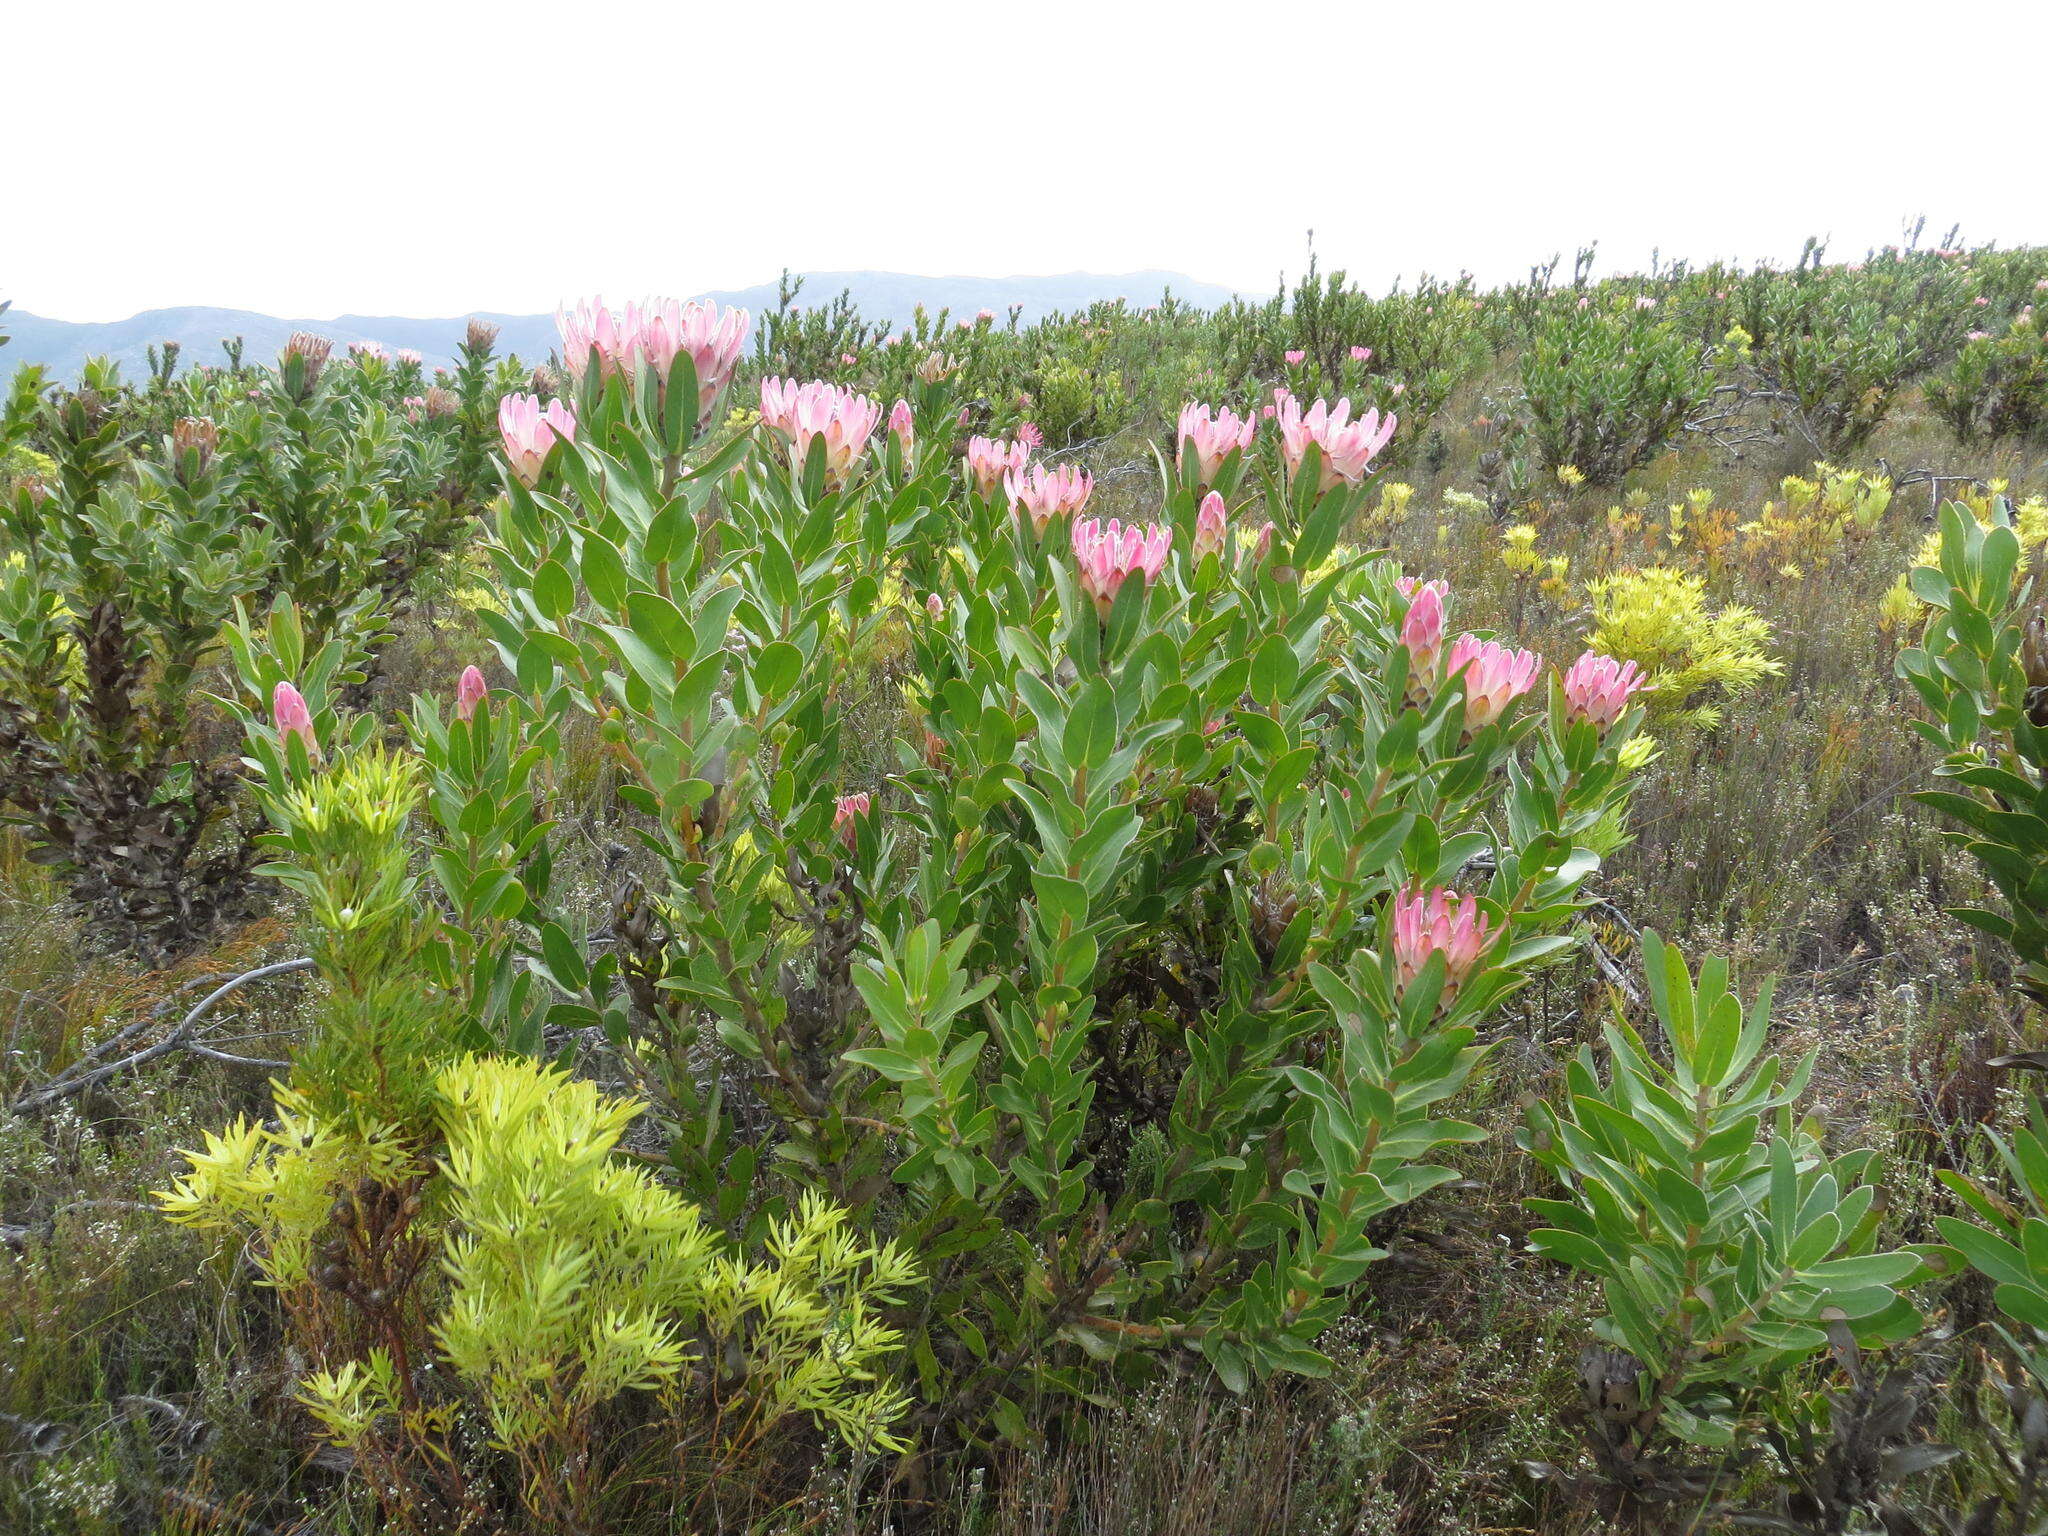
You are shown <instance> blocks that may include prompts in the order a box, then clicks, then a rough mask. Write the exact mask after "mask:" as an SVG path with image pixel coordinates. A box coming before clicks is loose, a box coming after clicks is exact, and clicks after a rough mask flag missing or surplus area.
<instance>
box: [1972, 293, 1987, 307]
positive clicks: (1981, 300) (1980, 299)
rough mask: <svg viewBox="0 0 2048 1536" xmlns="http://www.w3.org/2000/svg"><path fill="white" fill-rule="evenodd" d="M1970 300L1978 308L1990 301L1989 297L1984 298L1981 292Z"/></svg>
mask: <svg viewBox="0 0 2048 1536" xmlns="http://www.w3.org/2000/svg"><path fill="white" fill-rule="evenodd" d="M1970 302H1971V303H1972V304H1975V305H1976V306H1977V307H1978V308H1980V309H1981V308H1983V307H1984V306H1985V305H1986V304H1989V303H1990V302H1991V300H1989V299H1988V298H1986V297H1985V296H1984V295H1983V294H1981V293H1980V294H1978V295H1977V297H1975V298H1974V299H1972V300H1970Z"/></svg>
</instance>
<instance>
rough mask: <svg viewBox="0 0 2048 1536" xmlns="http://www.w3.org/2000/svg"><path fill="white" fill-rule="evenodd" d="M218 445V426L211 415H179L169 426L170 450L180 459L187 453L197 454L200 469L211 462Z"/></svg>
mask: <svg viewBox="0 0 2048 1536" xmlns="http://www.w3.org/2000/svg"><path fill="white" fill-rule="evenodd" d="M219 447H220V428H219V427H217V426H215V425H214V424H213V420H212V418H211V417H207V416H181V417H179V418H178V420H177V421H176V422H174V423H173V424H172V426H171V451H172V452H174V453H175V454H177V456H178V457H179V458H180V459H182V458H184V457H185V455H186V454H188V453H196V454H198V455H199V467H200V468H201V469H204V468H205V467H206V466H207V465H208V464H211V463H212V462H213V455H214V452H215V451H216V450H217V449H218V448H219Z"/></svg>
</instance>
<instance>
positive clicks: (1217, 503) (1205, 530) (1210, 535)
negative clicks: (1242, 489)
mask: <svg viewBox="0 0 2048 1536" xmlns="http://www.w3.org/2000/svg"><path fill="white" fill-rule="evenodd" d="M1229 538H1230V514H1229V509H1228V508H1226V507H1225V506H1224V505H1223V498H1222V497H1221V496H1219V495H1217V494H1216V493H1215V492H1214V491H1211V492H1210V493H1209V494H1208V495H1206V496H1204V497H1203V498H1202V506H1201V510H1200V511H1198V512H1196V513H1195V542H1194V545H1193V546H1192V547H1193V549H1194V552H1195V562H1196V563H1197V564H1200V563H1201V561H1202V559H1203V557H1204V556H1207V555H1214V556H1216V558H1217V559H1219V560H1220V559H1222V558H1223V551H1224V549H1225V547H1226V546H1227V544H1228V541H1229Z"/></svg>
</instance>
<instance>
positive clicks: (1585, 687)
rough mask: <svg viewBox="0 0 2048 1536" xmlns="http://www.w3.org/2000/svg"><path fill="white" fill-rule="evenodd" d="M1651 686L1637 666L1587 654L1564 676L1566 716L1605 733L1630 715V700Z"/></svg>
mask: <svg viewBox="0 0 2048 1536" xmlns="http://www.w3.org/2000/svg"><path fill="white" fill-rule="evenodd" d="M1649 682H1650V680H1649V679H1648V678H1647V677H1645V676H1643V674H1642V672H1641V670H1640V669H1639V668H1638V667H1637V666H1636V664H1635V663H1634V662H1632V661H1616V660H1615V659H1614V658H1613V657H1612V656H1602V655H1601V654H1600V653H1599V652H1598V651H1587V652H1586V653H1585V654H1584V655H1582V656H1581V657H1579V659H1578V660H1577V661H1575V662H1573V663H1572V666H1571V670H1570V671H1569V672H1567V673H1565V675H1564V699H1565V713H1566V714H1567V715H1568V716H1569V717H1570V718H1572V719H1574V720H1590V721H1592V722H1593V724H1594V725H1595V726H1597V727H1598V728H1599V729H1600V730H1601V731H1603V732H1604V731H1606V730H1607V729H1608V728H1609V727H1610V726H1612V725H1613V724H1614V722H1615V721H1617V720H1619V719H1620V718H1621V717H1622V715H1623V714H1624V713H1625V712H1626V711H1627V709H1628V701H1629V698H1630V696H1631V695H1633V694H1635V693H1637V692H1639V691H1640V690H1642V689H1643V688H1646V687H1648V686H1649Z"/></svg>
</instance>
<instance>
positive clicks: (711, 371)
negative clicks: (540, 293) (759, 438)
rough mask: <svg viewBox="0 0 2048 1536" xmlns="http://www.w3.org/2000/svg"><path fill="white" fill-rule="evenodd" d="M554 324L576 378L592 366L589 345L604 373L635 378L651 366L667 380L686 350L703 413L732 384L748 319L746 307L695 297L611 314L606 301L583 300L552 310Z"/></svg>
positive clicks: (648, 303) (649, 303)
mask: <svg viewBox="0 0 2048 1536" xmlns="http://www.w3.org/2000/svg"><path fill="white" fill-rule="evenodd" d="M555 324H556V326H557V328H558V329H559V330H560V331H561V333H562V360H563V361H564V362H565V363H567V364H568V367H569V371H570V372H571V373H573V374H575V375H576V377H578V378H579V379H580V378H582V377H583V373H584V370H585V369H587V368H588V367H589V366H590V354H591V351H592V349H593V348H594V349H595V350H596V352H597V362H598V369H599V371H600V372H601V373H603V374H604V375H605V376H606V377H610V376H611V375H612V374H614V373H623V374H625V375H626V376H627V377H628V378H636V377H638V376H639V373H640V371H641V369H643V368H652V369H653V370H654V371H655V374H656V376H657V377H658V378H660V379H664V380H665V379H666V378H667V377H668V371H669V369H670V368H672V367H673V366H674V365H675V360H676V356H677V354H678V353H682V352H687V353H689V354H690V361H691V363H692V364H693V365H694V366H695V367H696V370H697V408H698V410H699V411H700V412H703V411H708V410H709V409H710V408H711V402H712V401H713V400H715V399H717V397H718V395H719V392H720V391H721V390H723V389H724V388H725V386H726V385H727V384H729V383H731V382H732V375H733V370H734V369H736V368H738V367H739V362H740V350H741V348H743V347H744V346H745V345H746V342H747V329H748V327H749V326H750V325H751V324H752V317H751V316H749V315H748V313H747V312H746V311H745V310H744V309H720V308H719V307H718V306H717V305H716V304H706V303H703V302H701V301H700V300H697V299H692V300H690V301H689V302H688V303H684V302H682V301H681V300H679V299H642V300H640V301H639V302H638V303H634V304H628V305H627V306H626V307H625V310H624V311H623V312H622V313H620V314H617V315H614V314H613V313H612V312H611V311H610V310H609V309H607V308H605V303H604V300H602V299H586V300H584V301H583V303H581V304H579V305H578V306H577V307H576V309H575V311H574V312H573V313H570V312H568V311H563V310H558V311H556V314H555Z"/></svg>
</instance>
